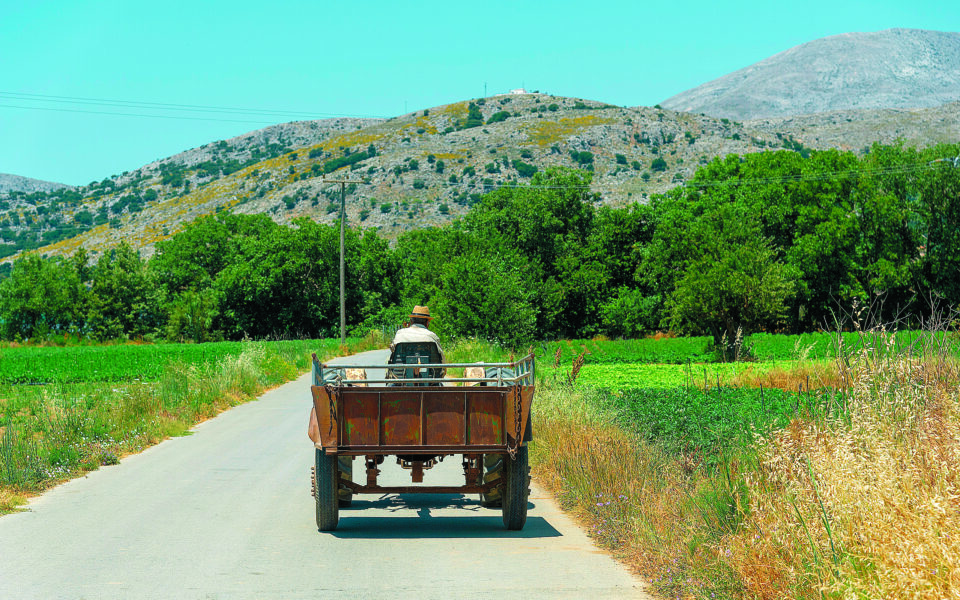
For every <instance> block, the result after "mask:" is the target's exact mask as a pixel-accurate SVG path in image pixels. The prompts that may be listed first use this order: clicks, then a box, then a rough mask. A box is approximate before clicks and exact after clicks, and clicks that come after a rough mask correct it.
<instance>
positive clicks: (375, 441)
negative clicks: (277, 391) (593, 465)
mask: <svg viewBox="0 0 960 600" xmlns="http://www.w3.org/2000/svg"><path fill="white" fill-rule="evenodd" d="M311 391H312V392H313V401H314V409H315V410H316V414H317V420H318V422H319V428H320V443H319V444H317V446H318V447H320V448H323V449H324V451H325V452H327V453H328V454H336V453H349V454H357V453H359V454H362V453H370V452H379V451H387V449H390V450H389V452H409V453H412V454H417V453H421V454H422V453H428V454H432V453H436V452H448V453H461V452H475V451H477V450H478V449H481V448H482V449H483V450H484V451H492V450H497V451H507V450H508V449H509V447H510V446H514V447H515V446H516V445H517V443H518V440H522V439H523V437H524V433H525V425H526V423H527V420H528V419H527V417H528V416H529V414H530V405H531V403H532V400H533V386H528V387H520V388H519V389H518V388H517V387H515V386H512V387H508V388H464V387H459V388H458V387H452V388H445V389H441V388H407V389H404V390H400V391H398V388H388V387H384V388H369V387H368V388H361V387H352V388H351V387H340V388H338V387H334V386H312V387H311ZM518 409H519V416H518Z"/></svg>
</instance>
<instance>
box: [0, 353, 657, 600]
mask: <svg viewBox="0 0 960 600" xmlns="http://www.w3.org/2000/svg"><path fill="white" fill-rule="evenodd" d="M378 352H379V353H378V354H373V353H367V354H366V355H359V356H360V357H361V358H354V359H353V360H357V361H359V362H378V359H379V361H380V362H382V361H383V353H382V352H383V351H378ZM308 386H309V376H304V377H301V378H299V379H298V380H296V381H294V382H291V383H289V384H287V385H284V386H282V387H280V388H277V389H276V390H273V391H271V392H268V393H267V394H265V395H264V396H263V397H262V398H261V399H260V400H259V401H257V402H252V403H249V404H246V405H243V406H240V407H237V408H235V409H233V410H230V411H228V412H226V413H224V414H223V415H221V416H220V417H218V418H216V419H213V420H210V421H207V422H205V423H203V424H201V425H199V426H198V427H196V429H195V430H194V434H193V435H191V436H187V437H183V438H177V439H173V440H168V441H166V442H164V443H162V444H159V445H158V446H155V447H153V448H150V449H149V450H147V451H145V452H143V453H141V454H138V455H135V456H131V457H128V458H126V459H124V460H123V461H122V462H121V464H120V465H117V466H113V467H106V468H102V469H101V470H99V471H96V472H94V473H91V474H90V475H89V476H88V477H85V478H81V479H78V480H75V481H72V482H69V483H67V484H64V485H62V486H60V487H58V488H56V489H54V490H52V491H50V492H48V493H47V494H44V495H43V496H41V497H39V498H37V499H35V500H34V501H33V502H31V504H30V506H29V509H30V510H29V511H28V512H24V513H18V514H13V515H8V516H6V517H3V518H0V557H2V558H0V598H4V599H6V598H9V599H20V598H23V599H29V598H38V599H40V598H42V599H49V598H91V599H92V598H164V599H166V598H318V597H323V598H351V599H355V598H417V599H425V598H444V599H448V598H492V597H499V598H525V599H535V598H578V599H579V598H590V599H591V600H594V599H600V598H647V597H648V596H646V595H645V594H644V592H643V591H642V590H643V584H642V583H641V582H640V581H639V580H638V579H636V578H634V577H633V576H631V575H630V574H629V573H627V572H626V570H625V569H623V568H622V567H621V566H619V565H618V564H617V563H616V562H614V561H613V560H612V559H611V558H609V557H608V556H607V555H606V554H604V553H603V552H600V551H598V550H597V549H596V548H595V547H594V546H593V545H592V544H591V543H590V540H589V539H588V538H587V536H586V535H585V534H584V533H583V532H582V531H581V530H580V529H579V528H578V527H577V526H576V525H575V524H574V523H573V522H572V521H571V520H570V519H569V518H567V517H566V516H565V515H563V514H562V513H561V512H560V511H559V509H558V508H557V506H556V504H555V503H554V502H553V500H552V499H550V498H549V497H548V496H547V495H546V494H545V493H544V492H542V491H541V490H540V489H538V488H537V487H536V485H534V488H533V494H532V495H531V499H530V501H531V503H532V506H531V508H530V512H529V517H528V520H527V525H526V527H525V528H524V529H523V531H519V532H509V531H505V530H504V529H503V527H502V522H501V518H500V511H499V509H485V508H481V507H480V506H479V504H478V503H477V501H476V498H475V497H463V496H459V495H443V496H432V495H404V496H395V495H393V496H385V497H373V496H370V497H366V496H361V497H359V498H358V499H357V500H355V501H354V503H353V506H352V507H351V508H348V509H342V510H341V513H340V526H339V528H338V530H337V531H336V532H333V533H319V532H318V531H317V529H316V526H315V523H314V506H313V499H312V498H311V496H310V491H309V486H310V482H309V470H310V465H311V464H312V460H313V447H312V444H311V443H310V441H309V440H308V439H307V436H306V427H307V417H308V411H309V406H310V401H309V397H310V394H309V389H308ZM383 471H384V472H383V475H382V476H381V482H382V483H384V484H386V485H401V484H407V483H408V482H409V474H408V473H407V472H405V471H402V470H401V469H400V468H399V467H398V466H396V465H389V464H387V465H385V468H384V470H383ZM462 479H463V476H462V470H461V467H460V465H459V461H458V460H457V459H455V458H448V459H447V460H446V461H444V462H443V463H441V464H440V465H438V466H437V467H436V468H434V469H432V470H430V471H427V473H426V476H425V478H424V484H426V485H431V484H432V485H459V484H460V483H462Z"/></svg>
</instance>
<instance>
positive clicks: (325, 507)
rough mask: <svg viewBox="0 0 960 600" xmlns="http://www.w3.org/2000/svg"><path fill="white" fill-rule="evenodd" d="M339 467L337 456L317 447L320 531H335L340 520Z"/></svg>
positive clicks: (318, 520) (316, 474)
mask: <svg viewBox="0 0 960 600" xmlns="http://www.w3.org/2000/svg"><path fill="white" fill-rule="evenodd" d="M339 474H340V473H339V469H338V468H337V457H336V456H334V455H327V454H325V453H324V452H323V450H321V449H320V448H317V449H316V471H315V477H316V503H317V528H318V529H319V530H320V531H333V530H334V529H336V528H337V522H338V521H339V520H340V510H339V509H340V507H339V506H338V503H339V499H338V498H337V496H338V493H337V492H338V489H337V488H338V487H339V483H340V482H339V479H340V477H339Z"/></svg>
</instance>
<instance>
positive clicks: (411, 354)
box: [387, 342, 445, 385]
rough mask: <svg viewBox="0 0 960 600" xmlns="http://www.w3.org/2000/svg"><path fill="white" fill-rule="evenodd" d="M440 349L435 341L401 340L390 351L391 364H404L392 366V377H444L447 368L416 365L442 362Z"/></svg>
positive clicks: (389, 375)
mask: <svg viewBox="0 0 960 600" xmlns="http://www.w3.org/2000/svg"><path fill="white" fill-rule="evenodd" d="M441 362H443V360H442V359H441V358H440V349H439V348H437V345H436V344H434V343H433V342H400V343H398V344H396V345H395V346H394V348H393V352H391V353H390V360H389V364H391V365H404V366H403V367H400V368H390V369H389V371H388V375H387V376H388V378H390V379H439V378H441V377H443V375H444V371H445V369H443V368H440V367H434V368H429V369H421V368H418V367H416V366H415V365H426V364H440V363H441ZM396 385H440V384H439V383H422V384H417V383H404V384H396Z"/></svg>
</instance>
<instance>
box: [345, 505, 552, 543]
mask: <svg viewBox="0 0 960 600" xmlns="http://www.w3.org/2000/svg"><path fill="white" fill-rule="evenodd" d="M417 514H418V516H416V517H406V516H396V517H361V516H357V517H354V516H347V515H344V514H343V513H341V514H340V524H339V525H338V526H337V530H336V531H333V532H331V535H332V536H333V537H337V538H344V539H408V538H409V539H413V538H545V537H560V536H562V535H563V534H561V533H560V532H559V531H557V530H556V529H554V528H553V526H552V525H550V523H547V521H546V519H544V518H543V517H529V518H527V525H526V526H525V527H524V528H523V529H522V530H521V531H507V530H506V529H504V528H503V520H502V519H501V518H500V515H496V516H494V515H490V516H482V515H476V516H464V517H446V516H444V517H433V516H424V515H423V514H421V513H420V512H418V513H417Z"/></svg>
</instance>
